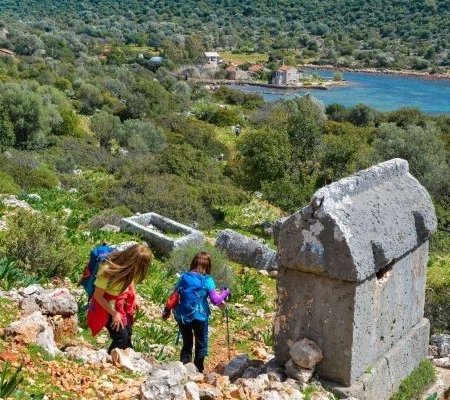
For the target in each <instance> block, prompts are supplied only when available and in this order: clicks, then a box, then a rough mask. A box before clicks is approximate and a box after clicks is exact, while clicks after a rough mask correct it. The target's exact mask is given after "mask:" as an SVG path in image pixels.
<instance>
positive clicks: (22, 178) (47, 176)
mask: <svg viewBox="0 0 450 400" xmlns="http://www.w3.org/2000/svg"><path fill="white" fill-rule="evenodd" d="M10 173H11V174H12V176H13V177H14V180H15V181H16V182H17V183H18V184H19V185H20V186H21V187H22V188H23V189H26V190H30V189H37V188H52V187H55V186H57V185H58V176H57V175H56V173H55V172H53V171H52V170H50V169H49V168H47V167H45V166H39V167H38V168H36V169H30V168H26V167H20V166H17V167H16V168H15V169H14V171H11V172H10Z"/></svg>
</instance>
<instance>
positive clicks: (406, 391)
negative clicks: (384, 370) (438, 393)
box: [391, 359, 436, 400]
mask: <svg viewBox="0 0 450 400" xmlns="http://www.w3.org/2000/svg"><path fill="white" fill-rule="evenodd" d="M435 379H436V371H435V369H434V366H433V364H432V363H431V361H430V360H428V359H425V360H422V361H421V362H420V363H419V365H418V366H417V367H416V368H415V369H414V370H413V371H412V372H411V374H410V375H409V376H407V377H406V378H405V379H404V380H403V381H402V382H401V383H400V388H399V390H398V392H397V393H395V394H394V395H393V396H392V397H391V400H411V399H419V398H420V396H421V394H422V393H423V391H424V390H425V389H426V388H427V386H429V385H430V384H431V383H432V382H434V380H435Z"/></svg>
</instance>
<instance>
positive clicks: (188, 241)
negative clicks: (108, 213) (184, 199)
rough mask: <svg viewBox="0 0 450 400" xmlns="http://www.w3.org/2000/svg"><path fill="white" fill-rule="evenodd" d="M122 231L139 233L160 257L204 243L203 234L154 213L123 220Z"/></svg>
mask: <svg viewBox="0 0 450 400" xmlns="http://www.w3.org/2000/svg"><path fill="white" fill-rule="evenodd" d="M120 229H121V230H122V231H123V232H130V233H137V234H138V235H139V236H140V237H142V238H143V239H144V240H145V241H146V242H147V243H148V245H149V246H150V248H151V249H152V251H153V252H154V253H155V254H158V255H160V256H167V255H168V254H169V253H170V252H171V251H172V250H174V249H176V248H179V247H185V246H201V245H202V244H203V242H204V235H203V233H202V232H200V231H198V230H196V229H194V228H191V227H189V226H186V225H183V224H180V223H179V222H176V221H173V220H171V219H169V218H166V217H163V216H161V215H158V214H155V213H153V212H150V213H146V214H139V215H134V216H132V217H129V218H122V219H121V221H120Z"/></svg>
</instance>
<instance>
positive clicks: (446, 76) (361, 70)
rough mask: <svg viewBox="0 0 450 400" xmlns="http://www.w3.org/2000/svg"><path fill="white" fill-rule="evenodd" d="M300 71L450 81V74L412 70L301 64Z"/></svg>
mask: <svg viewBox="0 0 450 400" xmlns="http://www.w3.org/2000/svg"><path fill="white" fill-rule="evenodd" d="M298 68H299V69H305V68H307V69H325V70H330V71H339V72H356V73H365V74H379V75H396V76H410V77H413V78H423V79H432V80H438V79H450V73H445V74H430V73H429V72H420V71H411V70H393V69H384V68H348V67H336V66H334V65H316V64H301V65H298Z"/></svg>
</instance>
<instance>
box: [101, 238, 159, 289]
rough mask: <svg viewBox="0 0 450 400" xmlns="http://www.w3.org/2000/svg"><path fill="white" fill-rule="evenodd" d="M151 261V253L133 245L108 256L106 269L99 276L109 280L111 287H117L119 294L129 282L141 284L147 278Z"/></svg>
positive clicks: (145, 247)
mask: <svg viewBox="0 0 450 400" xmlns="http://www.w3.org/2000/svg"><path fill="white" fill-rule="evenodd" d="M152 261H153V253H152V251H151V250H150V249H149V248H148V247H147V246H144V245H143V244H134V245H132V246H130V247H127V248H126V249H125V250H122V251H115V252H113V253H111V254H110V256H109V257H108V259H107V260H106V262H107V263H108V266H109V267H108V269H106V270H105V271H104V272H103V273H102V274H101V276H102V277H103V278H107V279H109V284H110V285H111V286H115V285H117V286H119V287H120V288H121V289H120V292H124V291H125V289H126V288H127V287H128V286H130V284H131V282H133V281H134V283H141V282H142V281H143V280H144V278H145V277H146V276H147V273H148V270H149V267H150V264H151V263H152Z"/></svg>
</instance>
